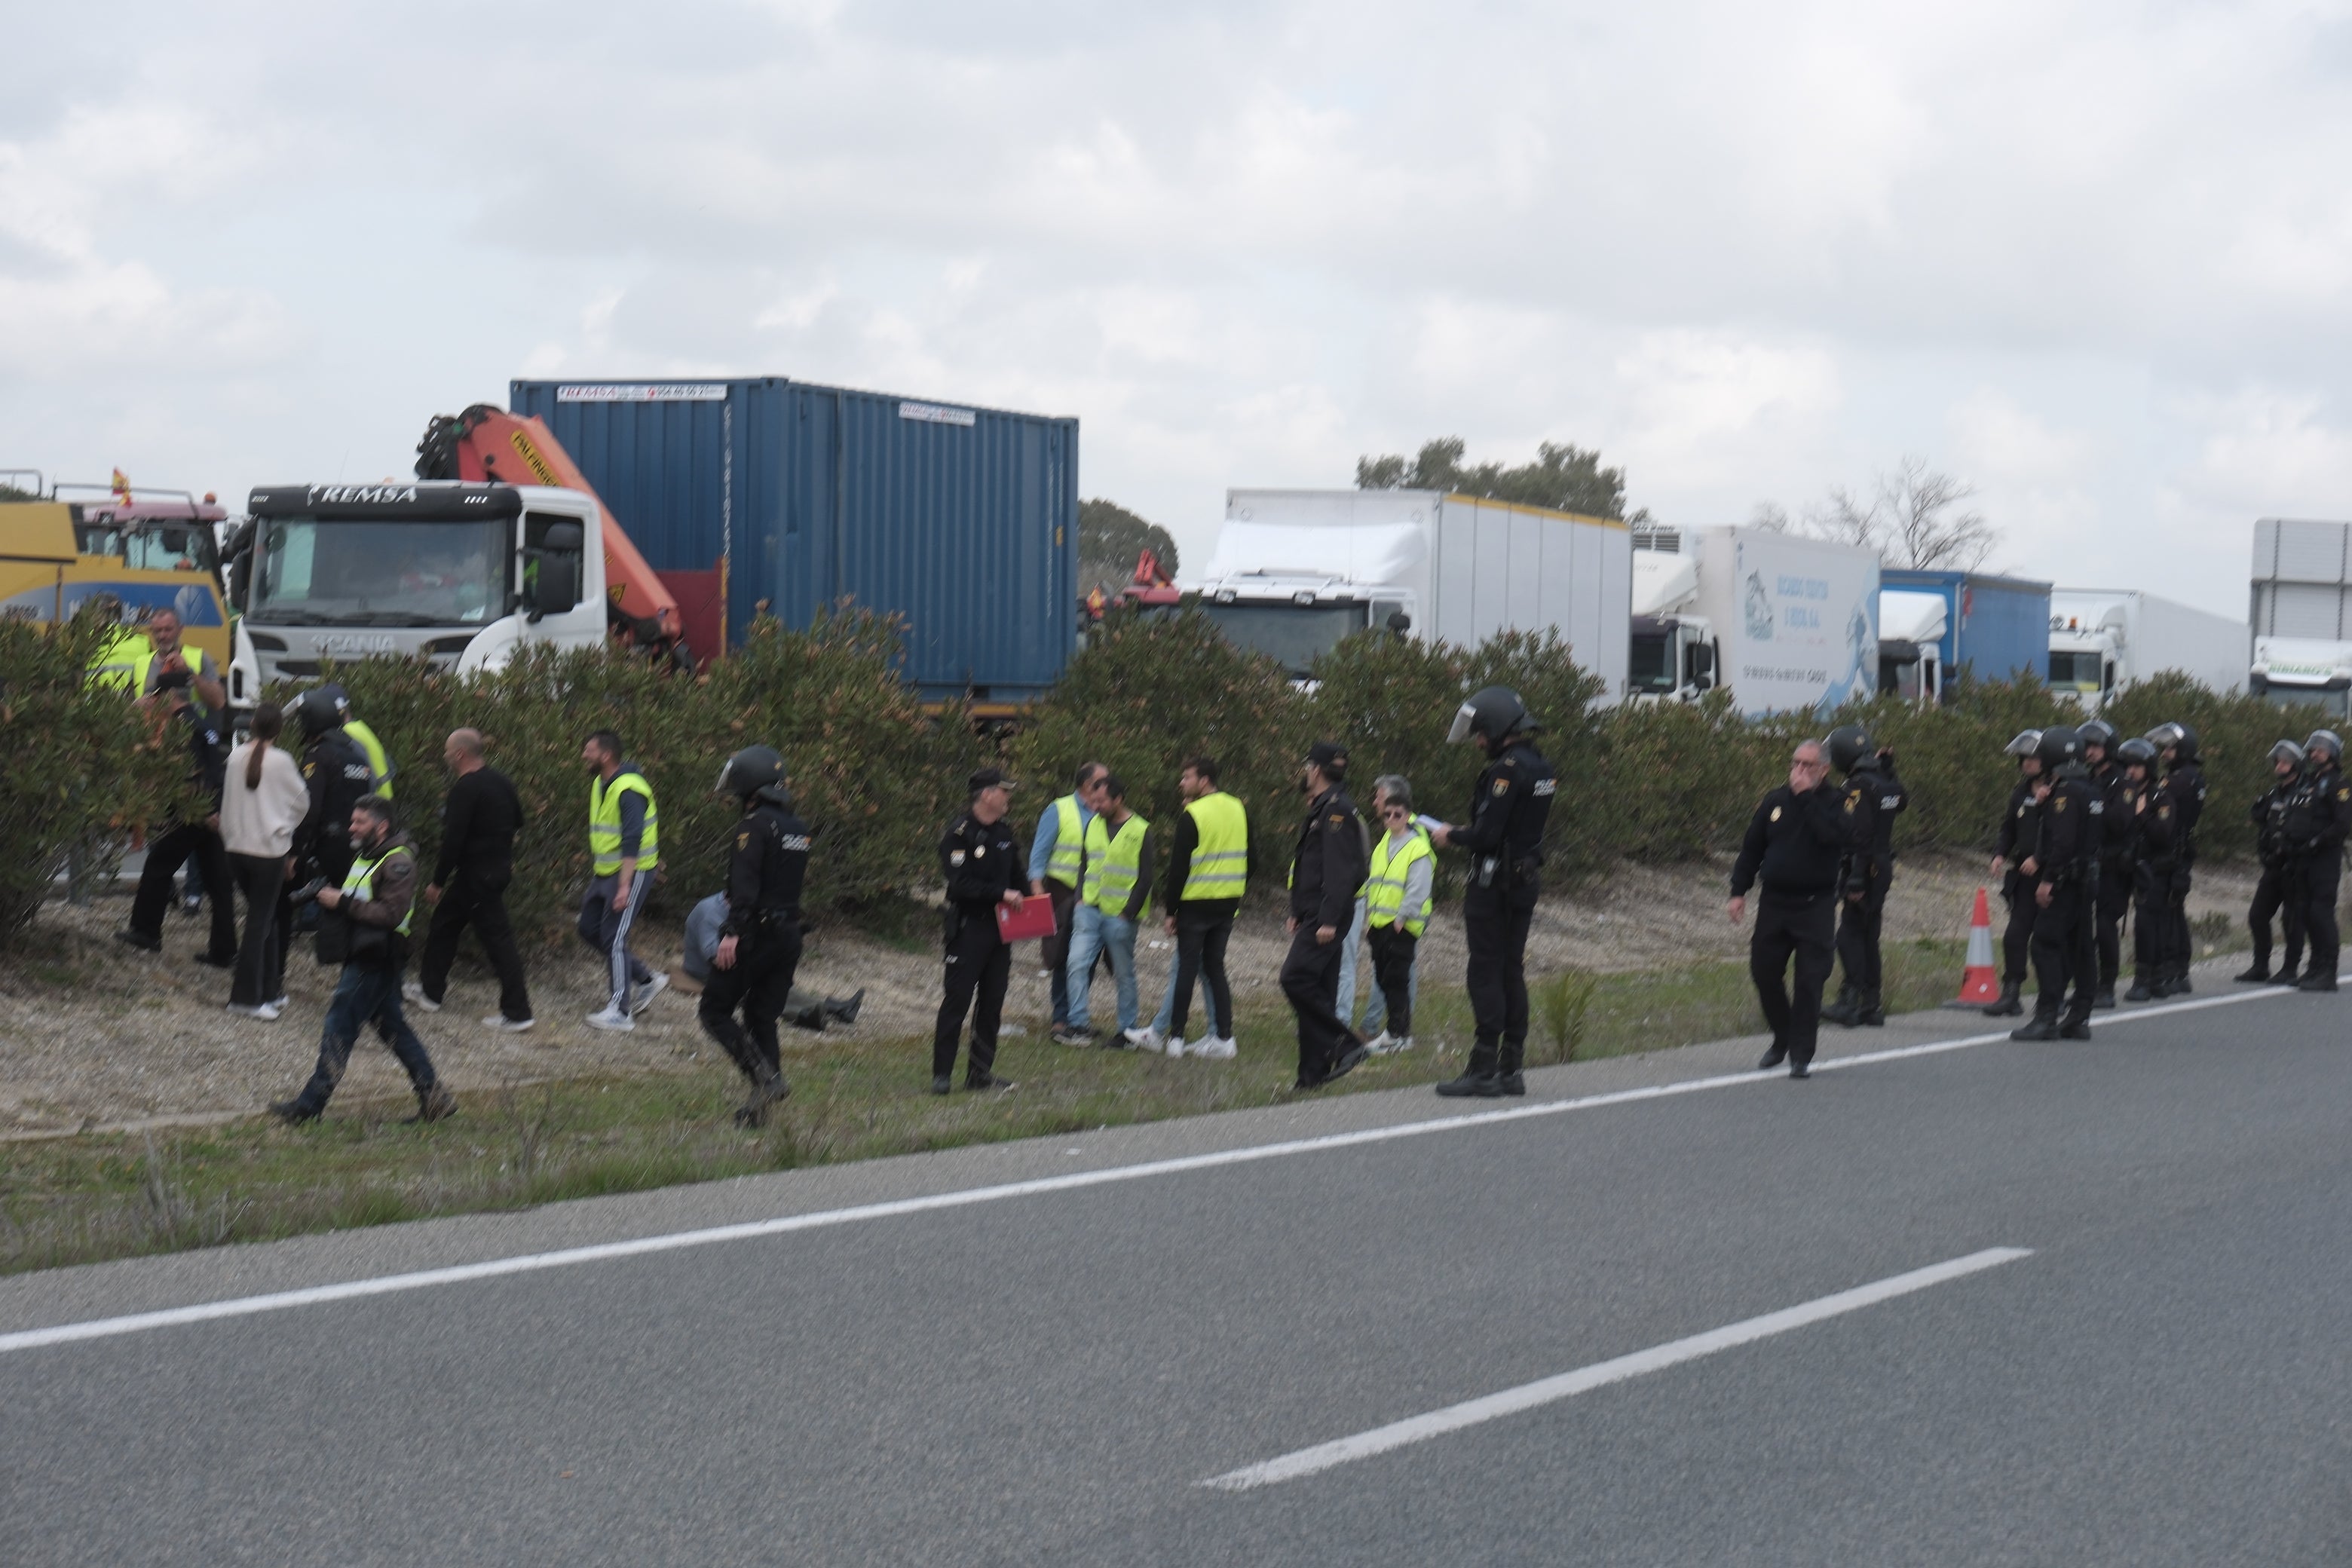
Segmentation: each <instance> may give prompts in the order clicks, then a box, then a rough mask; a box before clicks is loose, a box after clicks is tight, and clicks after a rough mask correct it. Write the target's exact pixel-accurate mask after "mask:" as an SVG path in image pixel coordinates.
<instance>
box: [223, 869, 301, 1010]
mask: <svg viewBox="0 0 2352 1568" xmlns="http://www.w3.org/2000/svg"><path fill="white" fill-rule="evenodd" d="M228 869H229V876H230V878H231V879H234V880H235V881H236V885H237V889H238V890H239V891H241V892H243V893H244V894H245V941H244V942H242V943H241V944H240V945H239V946H238V948H237V950H236V980H235V981H234V982H232V983H231V984H230V986H229V992H228V999H229V1000H230V1001H231V1002H234V1003H236V1005H238V1006H240V1007H258V1006H260V1005H262V1004H263V1003H264V1002H268V1001H272V1000H274V999H275V998H276V997H277V996H278V994H279V993H280V992H281V991H283V990H284V989H285V988H286V987H285V983H286V975H285V972H284V968H283V961H282V960H281V959H280V957H279V956H278V954H279V952H280V950H279V947H278V894H279V893H280V892H282V891H283V890H284V889H285V887H286V860H285V858H284V857H283V856H278V855H272V856H269V857H268V858H263V857H261V856H258V855H232V856H230V857H229V858H228ZM224 901H226V900H224Z"/></svg>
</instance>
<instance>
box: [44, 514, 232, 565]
mask: <svg viewBox="0 0 2352 1568" xmlns="http://www.w3.org/2000/svg"><path fill="white" fill-rule="evenodd" d="M74 547H75V548H76V549H78V550H79V551H80V552H82V553H83V554H84V555H111V556H113V557H114V558H115V559H116V560H118V561H121V563H123V564H124V565H125V566H128V567H130V568H131V570H132V571H134V572H201V573H204V574H207V575H209V574H211V573H212V571H213V568H214V567H215V566H216V565H217V564H218V563H219V552H217V551H216V550H215V548H214V545H213V525H212V524H211V523H209V522H194V523H169V522H137V523H126V524H120V525H118V524H115V523H112V522H84V523H77V524H76V525H75V527H74Z"/></svg>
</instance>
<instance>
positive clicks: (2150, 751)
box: [2116, 735, 2156, 773]
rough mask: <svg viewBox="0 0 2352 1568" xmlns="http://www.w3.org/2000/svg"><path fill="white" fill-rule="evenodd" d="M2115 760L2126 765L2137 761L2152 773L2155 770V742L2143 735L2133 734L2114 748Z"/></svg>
mask: <svg viewBox="0 0 2352 1568" xmlns="http://www.w3.org/2000/svg"><path fill="white" fill-rule="evenodd" d="M2116 761H2117V762H2119V763H2122V764H2123V765H2124V766H2126V767H2130V766H2132V765H2133V764H2134V763H2137V764H2138V765H2139V766H2141V767H2143V768H2146V769H2147V771H2148V772H2149V773H2155V772H2156V742H2153V741H2150V740H2149V739H2148V738H2147V736H2145V735H2134V736H2133V737H2132V738H2131V739H2130V740H2128V741H2126V742H2124V743H2123V744H2122V745H2120V746H2117V747H2116Z"/></svg>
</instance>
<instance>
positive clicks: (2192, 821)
mask: <svg viewBox="0 0 2352 1568" xmlns="http://www.w3.org/2000/svg"><path fill="white" fill-rule="evenodd" d="M2158 794H2159V795H2161V796H2162V797H2163V799H2164V801H2165V803H2166V804H2167V805H2169V806H2170V807H2171V808H2172V816H2171V820H2172V858H2173V862H2174V864H2176V865H2178V866H2179V867H2181V868H2183V869H2186V868H2189V867H2190V866H2193V865H2195V864H2196V863H2197V819H2198V818H2199V817H2200V816H2204V815H2205V770H2204V768H2203V767H2202V766H2201V765H2200V764H2199V763H2193V762H2189V763H2175V764H2174V765H2173V766H2172V767H2170V768H2169V769H2168V770H2166V772H2165V775H2164V787H2163V788H2162V789H2161V790H2160V791H2158Z"/></svg>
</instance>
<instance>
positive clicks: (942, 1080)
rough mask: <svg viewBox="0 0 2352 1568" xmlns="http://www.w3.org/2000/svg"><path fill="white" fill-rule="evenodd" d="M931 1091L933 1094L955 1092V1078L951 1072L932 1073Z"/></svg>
mask: <svg viewBox="0 0 2352 1568" xmlns="http://www.w3.org/2000/svg"><path fill="white" fill-rule="evenodd" d="M931 1092H932V1093H933V1094H952V1093H954V1092H955V1079H953V1078H952V1077H950V1075H949V1074H947V1073H934V1074H932V1075H931Z"/></svg>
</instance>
